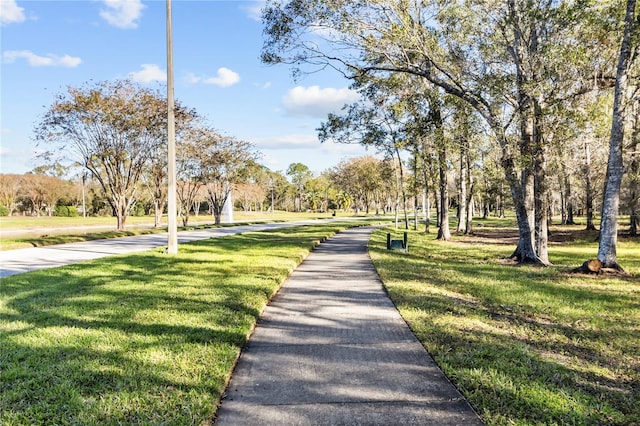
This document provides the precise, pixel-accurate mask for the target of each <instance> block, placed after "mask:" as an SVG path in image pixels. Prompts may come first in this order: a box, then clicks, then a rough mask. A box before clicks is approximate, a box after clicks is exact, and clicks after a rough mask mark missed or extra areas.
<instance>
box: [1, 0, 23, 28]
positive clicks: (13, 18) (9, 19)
mask: <svg viewBox="0 0 640 426" xmlns="http://www.w3.org/2000/svg"><path fill="white" fill-rule="evenodd" d="M25 19H26V18H25V16H24V8H22V7H20V6H18V4H17V3H16V0H0V23H2V25H5V24H15V23H19V22H24V20H25Z"/></svg>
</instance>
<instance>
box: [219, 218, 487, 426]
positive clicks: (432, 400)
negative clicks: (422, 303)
mask: <svg viewBox="0 0 640 426" xmlns="http://www.w3.org/2000/svg"><path fill="white" fill-rule="evenodd" d="M372 230H373V228H355V229H351V230H348V231H345V232H342V233H340V234H338V235H337V236H335V237H333V238H331V239H329V240H328V241H326V242H325V243H323V244H321V245H320V246H319V247H318V248H316V250H315V251H314V252H313V253H311V254H310V255H309V256H308V257H307V259H306V260H305V261H304V262H303V263H302V264H301V265H300V266H299V267H298V268H297V269H296V270H295V271H294V272H293V274H292V275H291V277H290V278H289V279H288V280H287V282H286V283H285V284H284V286H283V287H282V289H281V290H280V292H279V293H278V295H276V297H275V298H274V299H273V301H272V302H271V304H270V305H269V306H267V308H266V309H265V311H264V313H263V315H262V317H261V319H260V321H259V323H258V325H257V327H256V329H255V331H254V333H253V335H252V336H251V339H250V340H249V343H248V345H247V347H246V348H245V350H244V352H243V354H242V356H241V357H240V359H239V361H238V365H237V366H236V369H235V371H234V373H233V377H232V380H231V382H230V384H229V386H228V388H227V393H226V397H225V399H224V400H223V401H222V405H221V407H220V408H219V410H218V413H217V418H216V422H215V424H217V425H481V424H482V422H481V421H480V419H479V417H478V416H477V415H476V413H475V412H474V411H473V410H472V408H471V407H470V406H469V404H468V403H467V402H466V400H464V398H463V397H462V396H461V395H460V393H459V392H458V391H457V390H456V389H455V388H454V387H453V385H452V384H451V383H450V382H449V381H448V380H447V378H446V377H445V376H444V374H443V373H442V372H441V371H440V369H439V368H438V367H437V366H436V365H435V363H434V362H433V360H432V359H431V357H430V356H429V354H428V353H427V352H426V351H425V349H424V348H423V346H422V345H421V344H420V342H418V340H417V339H416V338H415V336H414V335H413V334H412V333H411V331H410V330H409V328H408V327H407V325H406V323H405V322H404V321H403V319H402V318H401V317H400V314H399V313H398V311H397V310H396V308H395V306H394V305H393V304H392V303H391V301H390V299H389V298H388V297H387V295H386V293H385V291H384V289H383V287H382V284H381V282H380V280H379V277H378V275H377V273H376V272H375V269H374V268H373V264H372V263H371V260H370V258H369V255H368V253H367V242H368V239H369V236H370V234H371V232H372Z"/></svg>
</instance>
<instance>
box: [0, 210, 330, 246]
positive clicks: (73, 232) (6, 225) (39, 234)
mask: <svg viewBox="0 0 640 426" xmlns="http://www.w3.org/2000/svg"><path fill="white" fill-rule="evenodd" d="M329 217H331V215H330V214H329V213H293V212H282V211H276V212H275V213H269V212H235V213H234V219H235V224H248V223H258V222H260V223H264V222H277V221H291V220H305V219H321V218H329ZM153 221H154V219H153V217H149V216H131V217H129V218H127V226H126V230H125V231H116V230H115V229H116V219H115V218H113V217H105V216H102V217H86V218H85V217H46V216H42V217H27V216H11V217H0V250H15V249H20V248H29V247H43V246H49V245H55V244H63V243H74V242H79V241H88V240H96V239H102V238H116V237H124V236H131V235H142V234H149V233H159V232H166V231H167V227H166V217H165V218H164V221H163V224H164V226H163V227H160V228H154V227H153ZM179 225H182V222H179ZM200 226H207V227H212V226H226V225H214V220H213V218H212V217H211V216H210V215H199V216H192V217H191V218H190V219H189V226H188V227H182V226H180V227H179V230H184V229H193V228H195V227H200Z"/></svg>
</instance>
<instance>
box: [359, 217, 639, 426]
mask: <svg viewBox="0 0 640 426" xmlns="http://www.w3.org/2000/svg"><path fill="white" fill-rule="evenodd" d="M580 228H581V227H574V231H576V234H578V236H579V239H580V240H581V241H580V242H578V243H574V242H571V241H570V240H571V239H570V238H568V236H567V234H566V231H567V228H562V229H556V230H555V231H554V233H552V236H553V235H554V234H555V235H556V236H557V237H562V238H561V239H562V240H563V241H562V242H553V239H552V244H551V246H550V258H551V261H552V262H553V263H554V265H555V266H552V267H547V268H540V267H531V266H514V265H510V264H507V263H505V262H503V261H502V260H501V259H502V258H504V257H506V256H508V255H510V254H511V252H512V251H513V249H514V247H515V245H512V244H511V243H507V244H504V243H503V241H504V240H503V239H502V238H504V237H505V236H504V230H503V229H498V228H491V224H489V225H488V226H485V227H484V228H482V229H480V228H478V233H479V234H480V233H481V234H483V236H484V238H478V237H461V236H454V238H453V241H450V242H438V241H435V234H433V233H432V234H429V235H425V234H424V233H417V232H411V233H410V235H409V253H406V254H405V253H402V252H397V251H387V250H386V232H394V233H395V234H396V235H397V234H398V232H397V231H394V230H391V229H383V230H379V231H378V232H376V233H375V234H374V237H373V240H372V242H371V247H370V253H371V256H372V258H373V260H374V263H375V265H376V268H377V269H378V272H379V274H380V276H381V278H382V280H383V282H384V284H385V286H386V288H387V289H388V291H389V294H390V296H391V298H392V300H393V301H394V302H395V303H396V305H397V306H398V308H399V310H400V312H401V314H402V315H403V317H404V318H405V319H406V321H407V322H408V323H409V324H410V326H411V328H412V329H413V331H414V332H415V334H416V335H417V336H418V338H419V339H420V341H422V343H423V344H424V346H425V347H426V348H427V350H428V351H429V352H430V353H431V354H432V356H433V357H434V359H435V360H436V362H437V363H438V364H439V365H440V367H441V368H442V369H443V370H444V372H445V373H446V374H447V376H448V377H449V378H450V379H451V380H452V382H453V383H454V384H455V385H456V386H457V387H458V388H459V389H460V390H461V392H462V393H463V394H464V395H465V397H466V398H467V399H468V400H469V401H470V403H471V404H472V405H473V406H474V408H475V409H476V410H477V411H478V413H479V414H480V415H481V416H482V418H483V420H484V421H485V422H486V423H487V424H489V425H605V424H606V425H639V424H640V326H639V324H640V279H639V277H640V241H639V240H638V239H636V240H635V241H631V240H626V241H621V242H620V244H619V248H618V255H619V261H620V263H621V264H622V266H623V267H625V269H626V270H627V271H628V272H629V273H631V274H633V276H631V277H620V278H615V277H593V276H584V275H576V274H571V273H569V271H570V269H571V268H572V267H576V266H579V265H580V264H581V263H582V262H583V261H585V260H587V259H588V258H593V257H595V255H596V253H597V243H594V242H592V241H593V238H584V235H583V233H582V232H581V231H579V229H580ZM514 232H515V230H514ZM492 233H493V234H494V236H495V238H493V239H492V238H491V235H492ZM498 235H499V236H500V237H498ZM567 240H569V241H567ZM585 241H588V242H585Z"/></svg>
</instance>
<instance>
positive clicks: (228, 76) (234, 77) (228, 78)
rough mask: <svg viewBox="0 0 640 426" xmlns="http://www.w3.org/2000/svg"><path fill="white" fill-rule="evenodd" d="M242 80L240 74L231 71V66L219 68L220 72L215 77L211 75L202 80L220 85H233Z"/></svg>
mask: <svg viewBox="0 0 640 426" xmlns="http://www.w3.org/2000/svg"><path fill="white" fill-rule="evenodd" d="M239 81H240V75H239V74H238V73H236V72H233V71H231V70H230V69H229V68H224V67H222V68H218V73H217V74H216V76H215V77H209V78H205V79H204V80H202V82H203V83H205V84H213V85H216V86H220V87H229V86H233V85H234V84H236V83H237V82H239Z"/></svg>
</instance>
